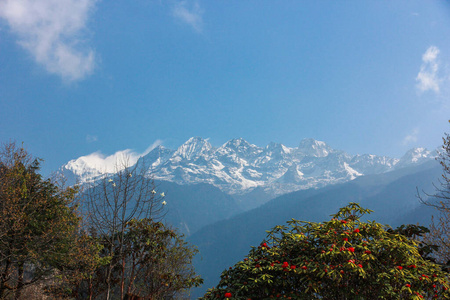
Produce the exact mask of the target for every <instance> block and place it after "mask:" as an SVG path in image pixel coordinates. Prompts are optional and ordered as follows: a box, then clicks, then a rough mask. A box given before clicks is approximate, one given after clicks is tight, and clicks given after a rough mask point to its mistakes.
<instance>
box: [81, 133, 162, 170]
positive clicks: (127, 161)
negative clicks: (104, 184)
mask: <svg viewBox="0 0 450 300" xmlns="http://www.w3.org/2000/svg"><path fill="white" fill-rule="evenodd" d="M161 144H162V141H161V140H156V141H155V142H154V143H153V144H151V145H150V146H149V147H148V148H147V149H145V151H144V152H142V153H138V152H135V151H133V150H131V149H126V150H121V151H117V152H116V153H114V154H112V155H109V156H106V155H104V154H103V153H101V152H100V151H97V152H94V153H91V154H89V155H86V156H82V157H80V158H78V159H77V161H82V162H83V165H84V166H85V167H88V168H92V169H96V170H98V171H100V172H102V173H103V172H106V173H113V172H117V171H120V170H122V169H124V168H125V167H127V166H132V165H134V164H135V163H136V162H137V161H138V159H139V158H140V157H142V156H144V155H146V154H148V153H149V152H150V151H152V150H153V149H154V148H156V147H157V146H159V145H161Z"/></svg>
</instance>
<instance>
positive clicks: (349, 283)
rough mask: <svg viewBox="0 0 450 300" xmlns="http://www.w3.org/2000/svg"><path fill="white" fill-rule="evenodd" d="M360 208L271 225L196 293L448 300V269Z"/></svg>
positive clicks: (352, 205) (354, 206) (245, 296)
mask: <svg viewBox="0 0 450 300" xmlns="http://www.w3.org/2000/svg"><path fill="white" fill-rule="evenodd" d="M367 213H370V210H367V209H363V208H361V207H360V206H359V205H358V204H356V203H350V204H349V205H348V206H347V207H344V208H341V209H340V210H339V212H338V213H337V214H335V215H333V216H332V219H331V220H330V221H327V222H324V223H314V222H305V221H297V220H294V219H293V220H292V221H289V222H288V225H287V226H276V227H275V228H274V229H273V230H272V231H270V232H269V234H268V236H267V239H266V240H264V241H263V242H262V243H261V245H260V246H258V247H254V248H252V250H251V251H250V253H249V255H248V256H247V257H246V258H245V259H244V260H243V261H240V262H238V263H237V264H236V265H235V266H234V267H230V269H229V270H225V271H224V272H223V273H222V275H221V280H220V283H219V284H218V285H217V287H215V288H213V289H210V290H208V292H207V293H206V294H205V295H204V297H203V298H202V299H226V298H232V299H270V298H277V297H280V298H287V299H330V300H331V299H332V300H335V299H365V300H366V299H422V298H425V299H431V298H438V299H447V298H450V293H449V291H448V288H449V285H450V281H449V278H448V274H447V273H446V272H444V271H443V270H442V269H441V267H440V265H438V264H435V263H433V262H432V261H430V260H428V259H425V258H423V257H422V256H421V255H420V253H419V244H418V241H416V240H414V239H411V238H408V237H406V236H404V235H401V234H399V233H397V232H395V231H388V229H389V228H387V227H386V226H383V225H381V224H379V223H376V222H373V221H367V222H363V221H361V220H360V218H361V217H362V216H363V215H365V214H367ZM403 229H404V228H403ZM224 247H232V245H227V244H226V241H224Z"/></svg>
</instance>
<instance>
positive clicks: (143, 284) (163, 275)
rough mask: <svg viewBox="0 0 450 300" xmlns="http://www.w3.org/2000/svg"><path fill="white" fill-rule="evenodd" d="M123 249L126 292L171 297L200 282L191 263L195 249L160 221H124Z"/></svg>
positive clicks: (144, 295) (152, 297) (164, 297)
mask: <svg viewBox="0 0 450 300" xmlns="http://www.w3.org/2000/svg"><path fill="white" fill-rule="evenodd" d="M124 252H125V255H126V261H127V264H128V268H127V272H126V276H125V277H126V278H127V282H126V285H127V289H126V294H127V295H137V296H139V297H142V298H144V299H166V298H169V299H172V298H173V297H174V296H175V295H178V296H180V295H182V294H183V292H185V291H187V290H189V289H190V288H191V287H193V286H199V285H200V284H201V283H202V282H203V280H202V279H201V278H200V277H199V276H197V275H196V274H195V272H194V268H193V267H192V259H193V257H194V255H195V254H196V253H197V252H198V250H197V249H196V248H194V247H192V246H190V245H188V244H187V243H186V242H185V241H184V240H183V237H182V236H180V235H178V234H177V233H176V231H175V230H172V229H170V228H167V226H165V225H164V224H163V223H161V222H154V221H153V220H151V219H142V220H131V221H130V222H128V223H127V231H126V235H125V251H124Z"/></svg>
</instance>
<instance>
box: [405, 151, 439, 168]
mask: <svg viewBox="0 0 450 300" xmlns="http://www.w3.org/2000/svg"><path fill="white" fill-rule="evenodd" d="M434 157H436V153H434V152H431V151H429V150H428V149H426V148H412V149H410V150H409V151H407V152H406V153H405V155H403V156H402V158H400V161H399V162H398V163H397V165H396V168H399V167H406V166H408V165H411V164H418V163H422V162H424V161H426V160H428V159H431V158H434Z"/></svg>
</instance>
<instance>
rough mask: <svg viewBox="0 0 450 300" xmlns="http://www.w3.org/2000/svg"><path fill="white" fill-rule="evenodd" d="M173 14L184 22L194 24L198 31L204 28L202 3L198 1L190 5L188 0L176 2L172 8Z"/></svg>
mask: <svg viewBox="0 0 450 300" xmlns="http://www.w3.org/2000/svg"><path fill="white" fill-rule="evenodd" d="M172 14H173V16H174V17H175V18H177V19H179V20H181V21H182V22H184V23H186V24H188V25H190V26H192V28H194V29H195V30H196V31H197V32H201V31H202V29H203V18H202V15H203V10H202V9H201V8H200V4H199V3H198V2H197V1H196V2H194V3H192V5H190V7H189V6H188V2H187V1H181V2H178V3H176V4H175V5H174V6H173V8H172Z"/></svg>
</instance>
